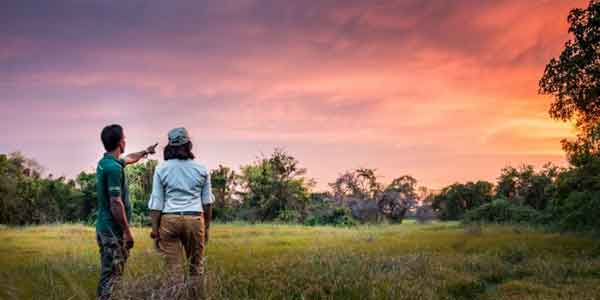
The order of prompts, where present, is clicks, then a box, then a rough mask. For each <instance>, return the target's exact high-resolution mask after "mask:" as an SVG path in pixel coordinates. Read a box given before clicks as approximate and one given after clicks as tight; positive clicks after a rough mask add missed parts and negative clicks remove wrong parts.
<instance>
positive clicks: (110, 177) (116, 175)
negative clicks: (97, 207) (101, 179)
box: [105, 167, 123, 197]
mask: <svg viewBox="0 0 600 300" xmlns="http://www.w3.org/2000/svg"><path fill="white" fill-rule="evenodd" d="M105 174H106V183H107V185H108V195H109V196H110V197H119V196H121V193H122V192H123V191H122V187H123V171H122V170H121V169H119V168H116V167H114V168H113V167H110V168H106V171H105Z"/></svg>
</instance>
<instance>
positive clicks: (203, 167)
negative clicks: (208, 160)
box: [186, 159, 208, 174]
mask: <svg viewBox="0 0 600 300" xmlns="http://www.w3.org/2000/svg"><path fill="white" fill-rule="evenodd" d="M186 163H188V164H190V165H191V166H193V167H194V168H195V169H196V170H198V171H199V172H201V173H203V174H208V168H207V167H206V165H205V164H203V163H201V162H197V161H195V160H191V159H190V160H187V161H186Z"/></svg>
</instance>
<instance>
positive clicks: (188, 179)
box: [155, 159, 210, 213]
mask: <svg viewBox="0 0 600 300" xmlns="http://www.w3.org/2000/svg"><path fill="white" fill-rule="evenodd" d="M155 172H156V176H158V177H159V179H160V182H161V183H162V186H163V193H164V198H165V199H169V201H165V203H164V207H163V209H162V212H163V213H170V212H181V211H198V212H201V211H202V201H200V200H201V199H202V197H203V196H204V197H209V196H208V195H206V194H208V193H210V190H208V189H206V188H205V186H206V181H207V180H208V175H209V174H208V169H207V168H206V167H205V166H203V165H201V164H199V163H197V162H195V161H193V160H190V159H186V160H182V159H170V160H167V161H164V162H162V163H161V164H159V165H158V166H157V168H156V171H155ZM203 193H206V194H205V195H203Z"/></svg>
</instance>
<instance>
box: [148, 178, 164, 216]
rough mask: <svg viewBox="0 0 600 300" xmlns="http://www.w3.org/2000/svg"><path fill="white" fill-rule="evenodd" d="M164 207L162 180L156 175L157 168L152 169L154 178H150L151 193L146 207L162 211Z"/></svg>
mask: <svg viewBox="0 0 600 300" xmlns="http://www.w3.org/2000/svg"><path fill="white" fill-rule="evenodd" d="M164 207H165V191H164V188H163V184H162V181H161V180H160V176H159V175H158V170H155V171H154V179H153V180H152V194H151V195H150V200H149V201H148V209H150V210H160V211H162V210H163V208H164Z"/></svg>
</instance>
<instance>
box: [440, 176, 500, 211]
mask: <svg viewBox="0 0 600 300" xmlns="http://www.w3.org/2000/svg"><path fill="white" fill-rule="evenodd" d="M493 188H494V186H493V185H492V184H491V183H490V182H487V181H477V182H475V183H473V182H467V183H466V184H461V183H455V184H453V185H450V186H447V187H445V188H444V189H442V191H441V193H440V194H438V195H435V196H433V199H432V205H431V206H432V208H433V209H434V210H435V211H436V212H437V214H438V216H439V217H440V219H442V220H459V219H461V218H462V217H463V215H464V214H465V212H467V211H468V210H471V209H474V208H476V207H479V206H481V205H483V204H485V203H489V202H490V201H491V200H492V192H493Z"/></svg>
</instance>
